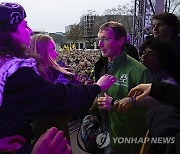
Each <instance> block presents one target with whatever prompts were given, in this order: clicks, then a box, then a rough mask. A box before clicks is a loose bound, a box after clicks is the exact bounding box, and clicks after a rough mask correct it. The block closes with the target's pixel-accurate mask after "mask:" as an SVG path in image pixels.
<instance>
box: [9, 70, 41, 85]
mask: <svg viewBox="0 0 180 154" xmlns="http://www.w3.org/2000/svg"><path fill="white" fill-rule="evenodd" d="M36 80H42V78H41V77H40V76H39V75H38V74H37V73H36V72H35V71H34V70H33V68H30V67H22V68H19V69H18V70H17V71H16V72H15V73H14V74H12V75H11V76H10V77H9V78H8V79H7V83H10V84H11V83H16V84H18V83H30V82H33V81H34V82H35V81H36Z"/></svg>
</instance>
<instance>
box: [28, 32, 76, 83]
mask: <svg viewBox="0 0 180 154" xmlns="http://www.w3.org/2000/svg"><path fill="white" fill-rule="evenodd" d="M30 48H31V50H32V51H31V52H34V54H36V55H38V56H39V60H38V66H39V70H40V72H41V76H42V77H43V78H45V79H46V80H48V81H51V82H53V83H56V82H61V83H63V84H68V83H69V82H70V81H72V80H73V76H74V74H73V73H71V72H69V70H70V69H68V68H66V67H61V66H59V64H58V63H57V62H56V58H57V56H58V53H57V51H56V45H55V42H54V40H53V38H52V37H50V36H48V35H44V34H37V35H34V36H33V37H32V40H31V45H30Z"/></svg>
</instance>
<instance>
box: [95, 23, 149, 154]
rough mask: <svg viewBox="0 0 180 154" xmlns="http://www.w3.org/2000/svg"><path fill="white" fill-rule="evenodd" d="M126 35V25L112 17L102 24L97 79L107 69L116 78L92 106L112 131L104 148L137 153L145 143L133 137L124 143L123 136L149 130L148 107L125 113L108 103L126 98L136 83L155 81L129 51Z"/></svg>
mask: <svg viewBox="0 0 180 154" xmlns="http://www.w3.org/2000/svg"><path fill="white" fill-rule="evenodd" d="M126 37H127V33H126V30H125V28H124V26H123V25H122V24H121V23H118V22H113V21H111V22H107V23H105V24H103V25H102V26H101V27H100V30H99V33H98V39H99V47H100V49H101V54H102V56H101V58H100V59H99V60H98V61H97V62H96V64H95V79H96V80H98V79H99V78H100V77H101V76H102V75H104V74H106V73H108V74H112V75H114V76H115V77H116V78H117V81H116V82H115V84H114V85H113V86H112V87H111V88H109V89H108V90H107V91H106V94H105V95H103V94H101V96H102V97H100V98H98V105H96V106H95V107H94V108H93V109H92V110H93V111H96V110H97V109H98V111H100V115H101V117H102V120H103V129H104V131H108V132H109V134H110V145H109V146H108V148H105V151H104V153H123V154H124V153H126V154H127V153H129V154H130V153H132V152H134V153H138V152H139V150H140V147H141V145H142V143H140V144H138V143H137V141H134V140H132V141H130V143H125V142H124V141H123V142H122V140H124V139H125V138H131V139H133V138H134V139H135V138H136V139H135V140H137V139H139V138H143V137H144V136H145V133H146V131H147V128H146V126H145V114H146V111H147V109H145V108H142V107H139V106H136V105H135V106H132V107H131V109H129V110H128V111H127V112H126V113H125V112H117V110H116V107H114V106H113V105H111V107H110V108H108V105H107V104H108V103H107V102H108V100H109V98H113V100H118V99H122V98H125V97H127V96H128V92H129V91H130V89H131V88H133V87H134V86H136V85H138V84H140V83H149V82H151V81H152V76H151V74H150V72H149V71H148V69H147V68H146V67H144V66H143V65H142V64H140V63H139V62H138V61H136V60H135V59H133V58H132V57H130V56H128V55H127V54H126V51H125V45H126ZM126 99H127V100H126V101H127V102H129V103H130V102H131V101H132V100H131V99H130V98H128V97H127V98H126ZM116 105H117V102H116ZM107 108H108V110H107ZM118 138H121V140H118ZM120 142H121V143H120Z"/></svg>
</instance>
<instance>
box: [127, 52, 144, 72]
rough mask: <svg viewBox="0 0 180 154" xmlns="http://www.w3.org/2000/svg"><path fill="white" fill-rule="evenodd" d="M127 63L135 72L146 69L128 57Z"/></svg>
mask: <svg viewBox="0 0 180 154" xmlns="http://www.w3.org/2000/svg"><path fill="white" fill-rule="evenodd" d="M127 63H128V65H129V66H130V67H132V68H133V69H135V70H139V71H142V70H147V68H146V67H145V66H144V65H143V64H141V63H140V62H138V61H137V60H135V59H134V58H132V57H131V56H129V55H127Z"/></svg>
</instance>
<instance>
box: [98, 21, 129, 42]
mask: <svg viewBox="0 0 180 154" xmlns="http://www.w3.org/2000/svg"><path fill="white" fill-rule="evenodd" d="M109 27H111V28H112V29H113V31H114V37H115V39H116V40H118V39H120V38H121V37H125V41H126V37H127V32H126V29H125V27H124V26H123V25H122V24H121V23H119V22H116V21H110V22H106V23H104V24H103V25H102V26H101V27H100V28H99V32H101V31H103V30H107V29H108V28H109Z"/></svg>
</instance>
